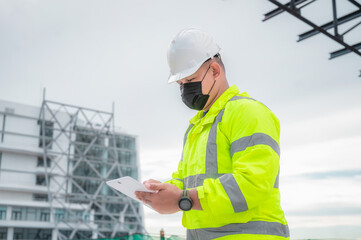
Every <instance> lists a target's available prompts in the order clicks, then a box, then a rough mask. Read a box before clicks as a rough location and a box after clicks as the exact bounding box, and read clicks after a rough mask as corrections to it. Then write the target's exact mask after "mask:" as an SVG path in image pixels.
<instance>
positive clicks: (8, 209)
mask: <svg viewBox="0 0 361 240" xmlns="http://www.w3.org/2000/svg"><path fill="white" fill-rule="evenodd" d="M12 210H13V208H12V207H11V206H7V207H6V221H10V220H11V212H12Z"/></svg>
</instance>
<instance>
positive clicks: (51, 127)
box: [38, 120, 54, 149]
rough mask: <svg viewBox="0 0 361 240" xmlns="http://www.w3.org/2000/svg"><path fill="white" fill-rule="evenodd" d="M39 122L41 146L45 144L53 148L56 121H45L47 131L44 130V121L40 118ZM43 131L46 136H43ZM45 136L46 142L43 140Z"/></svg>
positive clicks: (46, 146)
mask: <svg viewBox="0 0 361 240" xmlns="http://www.w3.org/2000/svg"><path fill="white" fill-rule="evenodd" d="M38 124H39V125H40V135H39V136H40V137H39V147H41V148H44V146H43V145H44V144H45V148H48V149H51V147H52V140H53V135H54V123H53V122H51V121H45V123H44V126H45V131H43V130H44V129H43V121H42V120H39V121H38ZM43 132H44V136H43ZM43 137H45V142H43Z"/></svg>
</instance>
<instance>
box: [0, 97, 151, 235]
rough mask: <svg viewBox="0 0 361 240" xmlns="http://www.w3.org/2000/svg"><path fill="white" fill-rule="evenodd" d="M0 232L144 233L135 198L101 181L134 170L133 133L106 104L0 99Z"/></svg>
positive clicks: (136, 171)
mask: <svg viewBox="0 0 361 240" xmlns="http://www.w3.org/2000/svg"><path fill="white" fill-rule="evenodd" d="M0 130H1V132H0V239H7V240H10V239H52V240H55V239H90V238H115V237H121V236H127V235H132V234H135V233H139V234H142V233H145V230H144V220H143V212H142V207H141V205H140V204H139V203H138V202H136V201H133V200H131V199H130V198H128V197H126V196H125V195H122V194H121V193H118V192H116V191H114V190H111V189H110V188H109V187H108V186H107V185H106V184H105V182H106V181H107V180H109V179H114V178H119V177H122V176H132V177H133V178H136V179H137V178H138V177H139V173H138V169H139V168H138V167H139V162H138V160H137V159H138V158H137V144H136V137H135V136H132V135H128V134H124V133H121V132H119V131H115V127H114V106H113V111H112V112H105V111H99V110H94V109H89V108H83V107H77V106H72V105H69V104H63V103H58V102H54V101H48V100H46V99H45V97H44V99H43V102H42V105H41V106H40V107H32V106H28V105H23V104H17V103H13V102H7V101H0Z"/></svg>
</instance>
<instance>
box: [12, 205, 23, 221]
mask: <svg viewBox="0 0 361 240" xmlns="http://www.w3.org/2000/svg"><path fill="white" fill-rule="evenodd" d="M11 220H17V221H20V220H21V208H13V211H12V213H11Z"/></svg>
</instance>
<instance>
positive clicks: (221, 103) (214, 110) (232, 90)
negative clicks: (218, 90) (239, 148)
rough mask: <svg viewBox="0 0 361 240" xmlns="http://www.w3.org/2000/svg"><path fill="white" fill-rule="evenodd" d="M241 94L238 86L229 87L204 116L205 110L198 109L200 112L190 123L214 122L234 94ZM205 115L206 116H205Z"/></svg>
mask: <svg viewBox="0 0 361 240" xmlns="http://www.w3.org/2000/svg"><path fill="white" fill-rule="evenodd" d="M237 94H239V90H238V87H237V86H236V85H233V86H231V87H229V88H228V89H227V90H226V91H224V92H223V93H222V95H221V96H220V97H219V98H218V99H217V100H216V101H215V102H214V103H213V105H212V106H211V108H210V109H209V111H208V112H207V114H206V115H205V116H204V113H203V110H201V111H198V113H197V114H196V115H195V116H194V117H193V118H191V119H190V120H189V123H190V124H194V125H198V124H199V123H201V124H202V125H205V124H208V123H212V122H213V121H214V118H215V117H216V116H217V115H218V113H219V112H220V111H221V110H222V109H223V108H224V107H225V105H226V104H227V102H228V101H229V100H230V99H231V98H232V97H234V96H236V95H237ZM203 116H204V117H203Z"/></svg>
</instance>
